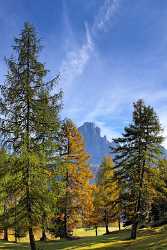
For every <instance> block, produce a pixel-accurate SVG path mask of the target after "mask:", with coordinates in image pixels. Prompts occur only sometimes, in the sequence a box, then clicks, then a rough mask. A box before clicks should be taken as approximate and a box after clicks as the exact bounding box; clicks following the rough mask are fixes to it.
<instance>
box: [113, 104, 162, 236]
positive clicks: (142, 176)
mask: <svg viewBox="0 0 167 250" xmlns="http://www.w3.org/2000/svg"><path fill="white" fill-rule="evenodd" d="M162 140H163V137H162V129H161V126H160V123H159V119H158V117H157V115H156V113H155V111H154V109H153V108H152V107H151V106H146V105H145V104H144V102H143V100H138V101H137V102H136V103H134V111H133V121H132V123H131V124H130V125H129V126H128V127H125V129H124V133H123V134H122V137H120V138H116V139H114V146H113V148H112V151H113V153H114V154H115V157H114V163H115V166H116V171H117V174H118V175H119V177H120V179H121V185H122V186H123V190H124V198H125V199H124V206H125V207H124V212H125V214H126V216H128V220H129V221H130V223H131V224H132V230H131V238H132V239H135V238H136V232H137V227H138V224H139V223H140V222H141V221H142V220H144V219H145V218H146V217H147V215H148V213H149V212H150V208H151V196H152V193H153V190H151V187H153V185H152V184H153V182H154V178H155V174H154V167H155V166H156V165H157V161H158V158H159V155H160V144H161V142H162Z"/></svg>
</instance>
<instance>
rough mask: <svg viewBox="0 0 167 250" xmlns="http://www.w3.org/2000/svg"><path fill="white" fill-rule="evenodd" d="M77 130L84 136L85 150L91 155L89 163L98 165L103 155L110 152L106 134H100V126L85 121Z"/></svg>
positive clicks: (109, 143)
mask: <svg viewBox="0 0 167 250" xmlns="http://www.w3.org/2000/svg"><path fill="white" fill-rule="evenodd" d="M78 130H79V132H80V134H81V135H82V136H83V138H84V142H85V147H86V150H87V152H88V153H89V155H90V157H91V159H90V163H91V165H93V166H98V165H99V164H100V163H101V160H102V158H103V157H104V156H107V155H110V154H111V153H110V151H111V150H110V148H109V147H110V146H111V145H112V143H111V142H109V141H108V140H107V138H106V136H104V137H102V136H101V132H100V128H98V127H96V125H95V124H94V123H92V122H85V123H84V124H83V125H82V126H81V127H79V128H78Z"/></svg>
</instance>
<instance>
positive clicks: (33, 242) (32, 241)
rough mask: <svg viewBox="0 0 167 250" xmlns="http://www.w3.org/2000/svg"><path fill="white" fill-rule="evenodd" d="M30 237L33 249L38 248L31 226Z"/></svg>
mask: <svg viewBox="0 0 167 250" xmlns="http://www.w3.org/2000/svg"><path fill="white" fill-rule="evenodd" d="M29 239H30V246H31V250H36V245H35V239H34V233H33V230H32V227H29Z"/></svg>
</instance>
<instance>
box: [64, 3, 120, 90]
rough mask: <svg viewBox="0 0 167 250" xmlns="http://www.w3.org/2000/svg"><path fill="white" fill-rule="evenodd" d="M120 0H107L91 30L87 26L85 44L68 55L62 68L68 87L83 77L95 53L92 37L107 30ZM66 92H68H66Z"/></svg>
mask: <svg viewBox="0 0 167 250" xmlns="http://www.w3.org/2000/svg"><path fill="white" fill-rule="evenodd" d="M118 2H119V0H105V1H104V5H103V6H102V7H101V8H100V10H99V12H98V14H97V18H95V21H94V23H93V25H92V26H91V29H90V30H89V27H88V25H87V24H85V36H86V39H85V42H84V43H83V44H82V45H81V46H80V47H79V48H78V47H77V46H76V48H75V49H74V50H72V51H70V52H68V53H67V55H66V57H65V59H64V60H63V62H62V65H61V67H60V73H61V74H62V80H63V82H64V83H65V86H66V87H67V83H68V87H69V84H70V83H72V82H73V81H74V80H75V79H76V78H77V77H78V76H80V75H82V73H83V71H84V69H85V67H86V65H87V64H88V62H89V60H90V58H91V56H92V52H93V51H94V41H93V40H92V35H96V34H97V33H98V31H100V30H105V26H107V25H108V23H109V22H110V21H111V19H112V17H113V16H114V15H115V13H116V10H117V8H118ZM65 91H66V90H65Z"/></svg>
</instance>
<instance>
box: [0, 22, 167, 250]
mask: <svg viewBox="0 0 167 250" xmlns="http://www.w3.org/2000/svg"><path fill="white" fill-rule="evenodd" d="M40 51H41V44H40V40H39V38H38V36H37V33H36V32H35V30H34V27H33V26H32V25H30V24H28V23H25V25H24V28H23V30H22V32H21V34H20V35H19V37H18V38H16V39H15V40H14V45H13V55H12V56H11V57H10V58H8V59H6V64H7V68H8V69H7V72H6V78H5V81H4V82H3V83H1V85H0V89H1V94H0V133H1V135H0V141H1V149H0V191H1V192H0V229H1V230H3V238H4V240H8V231H9V229H11V228H12V229H13V231H14V235H15V240H16V242H17V239H18V238H19V237H24V236H25V235H26V234H27V233H28V234H29V240H30V246H31V249H32V250H36V249H37V248H36V243H35V238H34V229H35V228H41V232H42V234H41V240H46V239H47V233H48V232H49V233H50V234H53V235H54V236H56V237H60V238H67V239H68V238H71V237H72V232H73V230H74V229H75V228H76V227H95V228H96V229H97V228H98V226H102V225H103V226H105V228H106V234H109V233H111V232H110V231H109V225H111V224H112V223H115V222H117V223H118V226H119V229H121V224H123V225H124V226H131V238H132V239H135V238H136V234H137V228H139V227H142V226H147V225H158V224H162V223H166V222H167V160H166V159H164V158H163V156H162V146H161V144H162V142H163V139H164V138H163V130H162V128H161V125H160V121H159V119H158V117H157V114H156V113H155V111H154V109H153V108H152V107H151V106H147V105H146V104H145V103H144V101H143V100H138V101H137V102H135V103H134V104H133V114H132V121H131V122H130V123H129V125H127V126H126V127H125V128H124V132H123V133H122V136H121V137H120V138H115V139H113V141H114V143H113V147H112V148H111V153H112V156H113V159H112V158H111V156H106V157H105V158H104V159H103V160H102V163H101V165H100V166H99V168H98V172H97V175H96V176H94V175H93V173H92V171H91V166H90V165H89V155H88V154H87V152H86V150H85V146H84V141H83V138H82V136H81V135H80V134H79V132H78V129H77V127H76V126H75V124H74V123H73V122H72V121H71V120H70V119H65V120H62V119H61V110H62V108H63V105H62V97H63V93H62V91H61V90H59V89H58V86H57V85H58V82H59V79H60V75H59V74H58V75H56V76H55V77H54V78H53V79H51V80H47V79H48V70H47V69H46V68H45V65H44V64H43V63H41V62H40V61H39V56H40ZM111 105H112V104H111ZM104 113H105V110H104ZM93 180H94V181H93Z"/></svg>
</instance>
